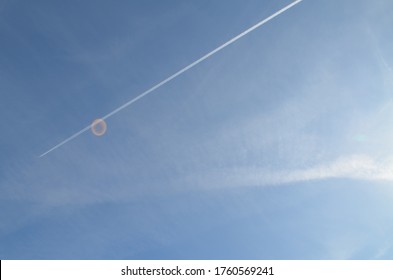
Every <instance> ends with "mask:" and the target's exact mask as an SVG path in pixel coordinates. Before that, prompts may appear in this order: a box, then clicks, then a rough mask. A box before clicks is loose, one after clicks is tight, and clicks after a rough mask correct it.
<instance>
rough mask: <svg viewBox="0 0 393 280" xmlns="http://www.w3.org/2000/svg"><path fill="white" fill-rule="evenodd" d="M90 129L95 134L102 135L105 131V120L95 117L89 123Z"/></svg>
mask: <svg viewBox="0 0 393 280" xmlns="http://www.w3.org/2000/svg"><path fill="white" fill-rule="evenodd" d="M91 131H92V132H93V134H94V135H95V136H102V135H104V134H105V132H106V122H105V121H104V120H103V119H96V120H94V121H93V123H92V124H91Z"/></svg>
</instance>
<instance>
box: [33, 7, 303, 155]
mask: <svg viewBox="0 0 393 280" xmlns="http://www.w3.org/2000/svg"><path fill="white" fill-rule="evenodd" d="M302 1H303V0H296V1H295V2H292V3H291V4H289V5H288V6H285V7H284V8H282V9H281V10H279V11H277V12H275V13H274V14H272V15H271V16H269V17H267V18H265V19H264V20H262V21H260V22H258V23H257V24H255V25H253V26H252V27H250V28H248V29H247V30H245V31H243V32H242V33H240V34H239V35H237V36H236V37H234V38H232V39H230V40H229V41H228V42H226V43H224V44H222V45H221V46H219V47H217V48H216V49H214V50H212V51H211V52H209V53H208V54H206V55H204V56H202V57H201V58H199V59H198V60H196V61H194V62H193V63H191V64H190V65H188V66H186V67H184V68H183V69H181V70H179V71H178V72H176V73H175V74H173V75H172V76H170V77H168V78H166V79H165V80H163V81H162V82H160V83H158V84H156V85H155V86H153V87H152V88H150V89H148V90H146V91H145V92H143V93H141V94H140V95H138V96H137V97H135V98H133V99H131V100H130V101H128V102H127V103H125V104H123V105H121V106H120V107H118V108H116V109H115V110H113V111H112V112H110V113H108V114H107V115H105V116H104V117H102V118H101V119H103V120H105V119H107V118H109V117H111V116H113V115H114V114H116V113H118V112H120V111H121V110H123V109H124V108H126V107H128V106H130V105H131V104H133V103H134V102H136V101H138V100H139V99H141V98H142V97H145V96H146V95H148V94H149V93H151V92H153V91H154V90H156V89H158V88H159V87H161V86H163V85H165V84H166V83H168V82H169V81H171V80H173V79H175V78H176V77H177V76H180V75H181V74H183V73H184V72H186V71H187V70H189V69H191V68H193V67H194V66H196V65H198V64H199V63H201V62H202V61H204V60H205V59H207V58H209V57H210V56H212V55H213V54H215V53H217V52H219V51H221V50H222V49H223V48H225V47H227V46H229V45H230V44H232V43H234V42H236V41H237V40H239V39H240V38H242V37H243V36H245V35H247V34H248V33H250V32H252V31H254V30H255V29H257V28H258V27H260V26H262V25H264V24H265V23H267V22H269V21H270V20H272V19H273V18H275V17H277V16H278V15H280V14H282V13H284V12H285V11H286V10H288V9H290V8H292V7H293V6H295V5H296V4H299V3H300V2H302ZM91 126H92V125H91V124H90V125H89V126H87V127H85V128H84V129H82V130H81V131H79V132H77V133H75V134H74V135H72V136H71V137H69V138H67V139H65V140H64V141H62V142H60V143H59V144H57V145H56V146H54V147H53V148H51V149H50V150H48V151H46V152H45V153H43V154H42V155H40V157H43V156H45V155H47V154H48V153H50V152H52V151H53V150H55V149H57V148H59V147H60V146H62V145H64V144H66V143H67V142H69V141H71V140H72V139H74V138H76V137H77V136H79V135H80V134H82V133H83V132H85V131H87V130H89V129H90V128H91Z"/></svg>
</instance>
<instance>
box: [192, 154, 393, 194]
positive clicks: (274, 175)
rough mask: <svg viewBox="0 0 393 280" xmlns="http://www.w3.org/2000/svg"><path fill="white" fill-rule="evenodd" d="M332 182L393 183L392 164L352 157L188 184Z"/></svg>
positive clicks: (237, 171) (241, 171)
mask: <svg viewBox="0 0 393 280" xmlns="http://www.w3.org/2000/svg"><path fill="white" fill-rule="evenodd" d="M334 178H346V179H354V180H369V181H393V161H392V160H383V161H377V160H375V159H373V158H371V157H369V156H367V155H351V156H344V157H340V158H338V159H336V160H334V161H332V162H329V163H323V164H318V165H315V166H311V167H309V168H303V169H291V170H269V169H267V168H264V167H245V168H241V167H240V168H234V169H221V170H216V171H215V172H211V173H209V174H205V176H190V177H188V178H187V181H189V182H190V181H195V182H198V185H199V186H200V187H203V186H212V185H218V186H222V187H223V186H225V187H245V186H269V185H283V184H290V183H296V182H304V181H312V180H326V179H334Z"/></svg>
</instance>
